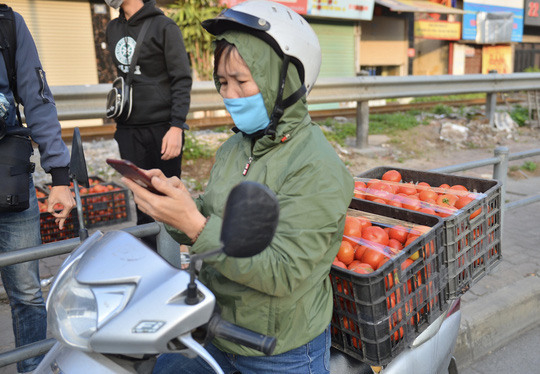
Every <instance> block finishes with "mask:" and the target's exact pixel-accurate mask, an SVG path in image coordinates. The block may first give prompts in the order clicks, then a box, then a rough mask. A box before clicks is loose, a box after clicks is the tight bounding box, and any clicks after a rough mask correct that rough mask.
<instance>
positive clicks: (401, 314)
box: [330, 167, 502, 366]
mask: <svg viewBox="0 0 540 374" xmlns="http://www.w3.org/2000/svg"><path fill="white" fill-rule="evenodd" d="M500 190H501V183H500V182H498V181H494V180H485V179H476V178H468V177H461V176H454V175H447V174H441V173H432V172H423V171H417V170H410V169H400V168H392V167H379V168H374V169H371V170H369V171H367V172H365V173H362V174H360V175H359V176H358V177H357V178H356V183H355V198H354V199H353V201H352V202H351V204H350V207H349V211H348V213H347V222H346V225H345V231H344V237H343V242H342V246H341V248H340V251H339V253H338V256H337V257H336V260H335V261H334V264H333V266H332V270H331V274H330V278H331V280H332V286H333V290H334V314H333V318H332V344H333V346H334V347H336V348H337V349H339V350H341V351H343V352H345V353H347V354H348V355H350V356H352V357H354V358H356V359H358V360H361V361H363V362H365V363H368V364H370V365H373V366H381V365H386V364H388V363H389V362H390V361H391V360H392V359H393V358H394V357H396V356H397V355H399V354H400V353H401V352H402V351H403V350H404V349H405V348H406V347H407V346H408V345H409V344H410V343H411V342H412V341H413V340H414V339H415V338H416V337H417V336H418V335H419V334H420V333H421V332H422V331H424V330H425V329H426V328H427V327H428V326H429V324H431V323H432V322H433V321H434V320H435V319H436V318H437V317H439V316H440V315H441V314H442V312H443V311H444V310H445V306H446V305H447V303H448V301H449V300H450V299H453V298H456V297H459V296H461V295H462V294H463V293H464V292H466V291H467V290H468V289H469V288H470V287H471V286H472V285H473V284H474V283H476V282H477V281H478V280H480V279H481V278H482V277H483V276H485V275H486V274H488V273H489V271H491V270H492V269H493V268H494V267H495V266H497V265H498V264H499V263H500V261H501V260H502V256H501V245H500V240H501V227H500V206H501V201H500V198H501V195H500ZM355 220H356V221H355ZM359 227H360V228H359ZM383 233H385V234H383Z"/></svg>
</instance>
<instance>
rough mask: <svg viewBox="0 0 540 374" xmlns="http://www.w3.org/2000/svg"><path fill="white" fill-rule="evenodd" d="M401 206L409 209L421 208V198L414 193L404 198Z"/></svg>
mask: <svg viewBox="0 0 540 374" xmlns="http://www.w3.org/2000/svg"><path fill="white" fill-rule="evenodd" d="M401 206H402V207H403V208H405V209H409V210H418V209H420V200H418V197H416V196H414V195H410V196H408V197H405V198H403V200H402V201H401Z"/></svg>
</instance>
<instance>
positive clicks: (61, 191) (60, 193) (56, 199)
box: [47, 186, 75, 230]
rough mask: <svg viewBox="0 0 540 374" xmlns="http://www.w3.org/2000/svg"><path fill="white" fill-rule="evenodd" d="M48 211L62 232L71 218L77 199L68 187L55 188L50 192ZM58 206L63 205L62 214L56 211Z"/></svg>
mask: <svg viewBox="0 0 540 374" xmlns="http://www.w3.org/2000/svg"><path fill="white" fill-rule="evenodd" d="M47 204H48V206H47V211H48V212H49V213H51V214H52V215H53V216H54V217H55V220H54V221H55V222H56V224H57V225H58V228H59V229H60V230H62V229H63V228H64V222H65V221H66V218H67V217H68V216H69V212H71V209H73V207H74V206H75V199H73V195H72V194H71V190H70V189H69V187H68V186H54V187H52V188H51V191H50V192H49V198H48V203H47ZM56 204H61V205H62V207H63V209H62V211H60V212H56V211H55V210H54V206H55V205H56Z"/></svg>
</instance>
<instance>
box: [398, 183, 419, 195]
mask: <svg viewBox="0 0 540 374" xmlns="http://www.w3.org/2000/svg"><path fill="white" fill-rule="evenodd" d="M398 193H404V194H405V195H414V194H415V193H416V187H415V186H414V184H412V183H402V184H400V185H399V188H398Z"/></svg>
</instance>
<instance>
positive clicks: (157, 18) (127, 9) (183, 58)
mask: <svg viewBox="0 0 540 374" xmlns="http://www.w3.org/2000/svg"><path fill="white" fill-rule="evenodd" d="M105 3H107V5H109V6H111V7H113V8H116V9H117V8H119V7H120V15H119V17H118V18H115V19H113V20H112V21H111V22H109V24H108V26H107V32H106V37H107V45H108V49H109V51H110V53H111V56H112V60H113V63H114V65H115V66H116V69H117V72H118V75H119V76H123V77H124V79H125V78H126V77H127V73H128V71H129V65H130V63H131V58H132V56H133V52H134V49H135V45H136V41H137V37H138V35H139V32H140V30H141V28H142V25H143V23H144V21H145V20H146V19H147V18H150V17H152V18H153V21H152V23H151V25H150V28H149V29H148V31H147V33H146V35H145V37H144V40H143V41H142V45H141V47H139V48H140V52H139V57H138V59H137V61H136V66H135V70H134V71H135V73H134V75H133V83H132V87H133V93H132V95H133V96H132V103H133V106H132V111H131V115H130V116H129V118H128V119H127V120H125V119H123V118H117V119H116V125H117V126H116V133H115V135H114V138H115V140H116V141H117V143H118V147H119V150H120V157H121V158H123V159H126V160H129V161H131V162H133V163H134V164H136V165H137V166H138V167H140V168H143V169H154V168H157V169H160V170H162V171H163V173H164V174H165V175H166V176H168V177H173V176H176V177H180V174H181V163H182V148H183V143H184V130H187V129H188V126H187V124H186V123H185V121H186V116H187V114H188V110H189V104H190V92H191V84H192V78H191V70H190V65H189V58H188V55H187V53H186V49H185V46H184V41H183V37H182V33H181V31H180V29H179V27H178V26H177V25H176V24H175V23H174V21H172V20H171V19H170V18H168V17H167V16H165V15H164V13H163V12H162V11H161V10H160V9H158V8H156V2H155V0H105ZM149 222H153V219H152V218H151V217H150V216H148V215H146V214H144V213H143V212H141V211H140V210H139V209H138V208H137V224H138V225H141V224H144V223H149ZM143 240H144V241H145V242H146V243H147V244H149V245H150V246H152V248H155V243H156V238H155V236H154V237H146V238H144V239H143Z"/></svg>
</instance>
